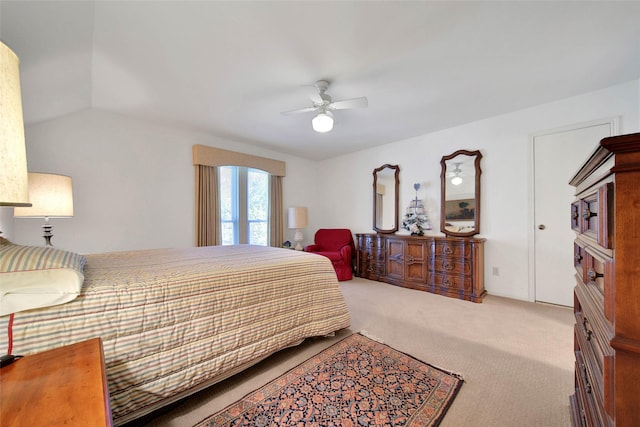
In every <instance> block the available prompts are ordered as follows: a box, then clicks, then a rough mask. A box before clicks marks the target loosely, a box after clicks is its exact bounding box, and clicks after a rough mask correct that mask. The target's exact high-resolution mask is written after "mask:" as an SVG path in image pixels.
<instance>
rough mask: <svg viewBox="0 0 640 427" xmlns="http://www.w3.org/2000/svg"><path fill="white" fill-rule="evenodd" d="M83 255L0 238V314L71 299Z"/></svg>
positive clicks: (81, 278)
mask: <svg viewBox="0 0 640 427" xmlns="http://www.w3.org/2000/svg"><path fill="white" fill-rule="evenodd" d="M86 262H87V260H86V258H85V257H84V256H82V255H79V254H76V253H73V252H69V251H65V250H61V249H56V248H53V247H51V246H21V245H15V244H13V243H11V242H9V241H8V240H6V239H3V238H0V316H5V315H7V314H11V313H15V312H18V311H24V310H31V309H34V308H41V307H48V306H51V305H58V304H64V303H66V302H69V301H72V300H73V299H75V298H76V297H77V296H78V295H79V294H80V290H81V289H82V283H83V281H84V266H85V264H86Z"/></svg>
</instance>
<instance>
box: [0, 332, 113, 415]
mask: <svg viewBox="0 0 640 427" xmlns="http://www.w3.org/2000/svg"><path fill="white" fill-rule="evenodd" d="M0 425H1V426H2V427H13V426H45V425H46V426H63V425H64V426H82V427H93V426H111V425H112V420H111V410H110V406H109V392H108V389H107V381H106V377H105V372H104V356H103V353H102V341H101V340H100V338H93V339H90V340H87V341H82V342H79V343H76V344H71V345H68V346H64V347H60V348H56V349H53V350H48V351H45V352H42V353H38V354H34V355H30V356H26V357H23V358H21V359H18V360H16V361H15V362H13V363H12V364H11V365H8V366H5V367H3V368H2V369H1V370H0Z"/></svg>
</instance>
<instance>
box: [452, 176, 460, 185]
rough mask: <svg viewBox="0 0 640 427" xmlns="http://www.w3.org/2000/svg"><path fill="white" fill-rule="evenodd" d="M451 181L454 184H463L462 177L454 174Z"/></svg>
mask: <svg viewBox="0 0 640 427" xmlns="http://www.w3.org/2000/svg"><path fill="white" fill-rule="evenodd" d="M451 183H452V184H453V185H460V184H462V178H460V177H459V176H454V177H453V178H451Z"/></svg>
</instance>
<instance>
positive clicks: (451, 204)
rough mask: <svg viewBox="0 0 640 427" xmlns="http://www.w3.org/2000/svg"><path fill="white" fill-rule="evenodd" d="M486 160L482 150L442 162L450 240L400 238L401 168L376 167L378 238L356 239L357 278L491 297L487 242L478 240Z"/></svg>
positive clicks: (460, 153) (476, 298)
mask: <svg viewBox="0 0 640 427" xmlns="http://www.w3.org/2000/svg"><path fill="white" fill-rule="evenodd" d="M481 158H482V155H481V154H480V152H479V151H467V150H460V151H456V152H455V153H453V154H452V155H450V156H444V157H443V158H442V161H441V166H442V174H441V183H442V184H441V185H442V206H441V218H442V220H441V232H442V233H444V234H445V236H436V235H427V236H424V235H423V236H416V235H406V234H396V232H397V231H398V210H399V206H398V200H399V197H398V192H399V185H400V180H399V175H400V167H399V166H397V165H388V164H386V165H383V166H381V167H380V168H376V169H375V170H374V171H373V198H374V203H373V229H374V230H375V231H376V233H362V234H356V241H357V246H358V248H357V251H356V274H357V275H358V276H360V277H363V278H366V279H370V280H377V281H380V282H385V283H390V284H392V285H396V286H402V287H407V288H412V289H419V290H422V291H426V292H432V293H435V294H439V295H444V296H448V297H452V298H459V299H463V300H467V301H472V302H482V299H483V298H484V296H485V295H486V291H485V289H484V239H478V238H474V237H473V236H475V235H476V234H478V233H479V232H480V211H479V209H480V174H481V170H480V159H481ZM454 178H455V179H454ZM452 179H453V180H454V183H451V180H452ZM381 183H382V185H381ZM463 184H464V185H463ZM392 190H393V192H391V191H392Z"/></svg>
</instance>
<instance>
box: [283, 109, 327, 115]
mask: <svg viewBox="0 0 640 427" xmlns="http://www.w3.org/2000/svg"><path fill="white" fill-rule="evenodd" d="M318 108H319V107H307V108H298V109H297V110H291V111H283V112H281V113H280V114H282V115H284V116H289V115H292V114H300V113H310V112H312V111H316V110H317V109H318Z"/></svg>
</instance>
